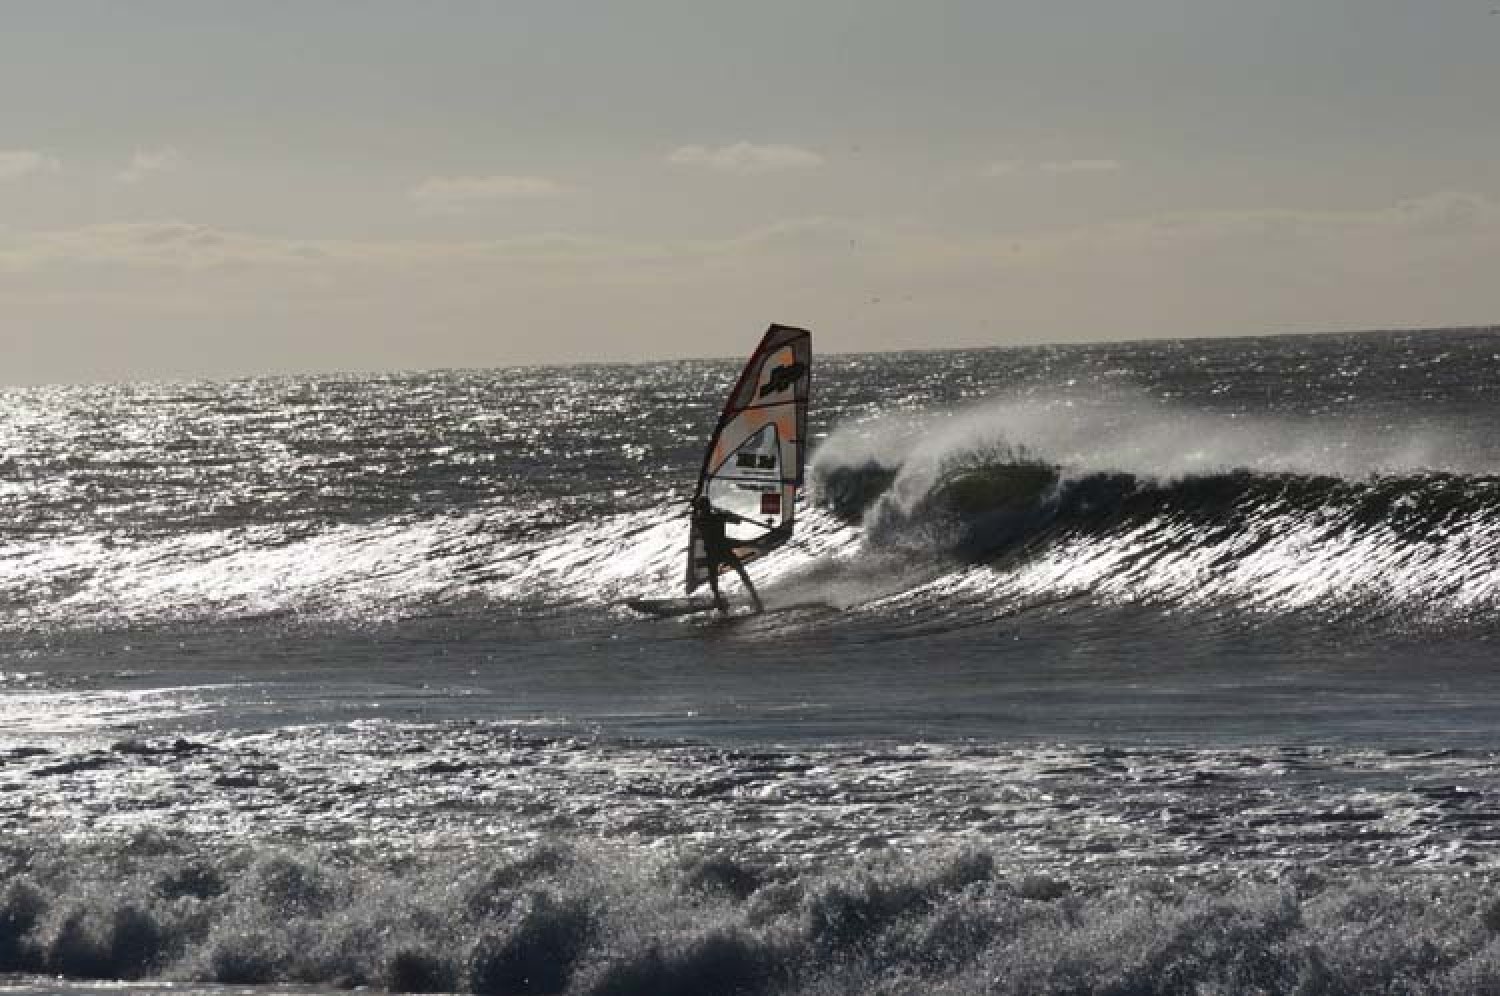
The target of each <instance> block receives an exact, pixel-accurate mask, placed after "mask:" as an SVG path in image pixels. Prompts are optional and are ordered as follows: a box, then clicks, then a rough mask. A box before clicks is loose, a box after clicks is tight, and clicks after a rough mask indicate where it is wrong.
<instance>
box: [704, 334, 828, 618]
mask: <svg viewBox="0 0 1500 996" xmlns="http://www.w3.org/2000/svg"><path fill="white" fill-rule="evenodd" d="M811 367H812V334H811V333H810V332H808V331H807V330H806V329H799V328H793V327H791V326H788V325H772V326H771V327H770V328H769V329H767V330H766V334H765V336H764V337H762V339H761V341H760V345H759V346H757V347H756V349H755V352H753V353H752V354H750V359H749V361H748V362H747V363H746V364H745V369H744V370H743V371H742V372H741V373H740V376H739V379H738V380H736V381H735V384H734V388H733V390H731V391H730V393H729V397H728V399H727V400H726V401H725V403H724V409H723V412H722V413H721V414H720V416H719V421H718V423H717V424H716V425H715V427H714V431H713V435H712V436H710V437H709V441H708V448H707V450H706V452H705V453H704V456H703V468H702V470H701V471H700V473H699V475H698V485H697V487H696V489H694V491H693V497H694V498H695V499H696V498H698V497H699V496H707V498H708V500H709V503H710V504H711V505H713V506H714V507H715V508H718V509H721V510H723V511H726V512H732V513H733V514H735V515H737V516H739V517H741V518H742V519H744V520H746V521H744V522H739V523H735V524H733V525H731V526H730V527H728V528H727V529H726V535H727V536H728V538H729V539H730V540H731V542H732V543H733V544H734V552H735V555H736V556H737V557H738V558H739V559H740V561H741V562H742V563H743V562H746V561H749V560H753V559H755V558H756V557H759V556H763V555H764V554H766V553H768V552H770V551H771V550H773V549H775V548H776V547H777V546H780V545H781V544H782V543H784V542H786V541H787V540H788V539H789V538H790V537H791V534H792V525H793V522H794V520H795V518H796V509H797V492H798V490H799V489H800V488H801V487H802V486H803V482H804V476H805V471H806V465H807V453H806V445H805V442H804V440H805V439H806V436H807V400H808V393H809V389H810V386H811V379H812V378H811ZM720 569H722V565H721V566H720ZM708 571H709V565H708V563H707V559H706V557H705V556H704V549H703V543H702V541H701V539H700V538H699V536H698V534H697V530H696V529H694V530H693V533H692V536H691V537H690V539H689V543H688V565H687V590H688V591H689V592H692V591H693V590H694V589H695V588H697V587H698V586H699V585H700V584H703V583H704V582H706V581H707V580H708Z"/></svg>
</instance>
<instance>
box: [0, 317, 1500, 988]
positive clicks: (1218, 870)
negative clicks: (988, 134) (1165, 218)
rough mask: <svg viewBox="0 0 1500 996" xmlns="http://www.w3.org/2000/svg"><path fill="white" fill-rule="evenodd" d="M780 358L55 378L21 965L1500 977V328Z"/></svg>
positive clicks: (41, 970)
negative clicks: (733, 533) (721, 492)
mask: <svg viewBox="0 0 1500 996" xmlns="http://www.w3.org/2000/svg"><path fill="white" fill-rule="evenodd" d="M751 345H753V343H751V342H749V341H747V347H746V348H747V351H748V349H749V347H750V346H751ZM816 345H817V344H816V339H815V341H814V347H815V349H816ZM740 362H741V361H740V360H734V359H726V360H722V361H717V360H716V361H709V360H693V361H680V362H664V363H655V364H640V365H584V366H567V367H538V368H517V369H505V370H464V371H438V372H425V373H392V374H384V375H345V376H338V375H328V376H302V377H275V378H259V379H246V380H238V381H230V382H179V383H136V384H116V385H98V386H64V387H45V388H27V389H0V992H15V993H37V992H55V991H64V992H72V993H95V992H112V993H113V992H120V991H122V990H123V991H130V992H149V993H168V992H171V993H222V992H236V993H238V992H250V993H273V992H298V993H309V992H310V993H324V992H336V991H341V990H344V989H348V988H352V987H360V986H365V987H371V988H375V989H389V990H395V991H410V992H418V991H420V992H436V991H461V992H488V993H578V994H590V996H634V994H642V996H645V994H667V996H670V994H718V993H725V994H728V993H737V994H783V993H786V994H790V993H798V994H802V993H806V994H825V996H832V994H842V993H861V994H864V993H872V994H882V993H883V994H897V993H924V994H926V993H932V994H967V993H981V992H983V993H1015V994H1032V993H1070V994H1081V993H1111V994H1119V996H1124V994H1145V993H1164V994H1165V993H1192V994H1209V993H1223V994H1229V993H1250V992H1260V993H1281V992H1299V993H1306V994H1314V993H1371V992H1393V993H1394V992H1401V993H1408V992H1434V993H1455V994H1458V993H1476V992H1487V991H1488V992H1493V991H1500V852H1497V848H1496V844H1497V841H1500V767H1497V763H1496V762H1497V758H1500V753H1497V752H1500V680H1497V678H1500V659H1497V647H1500V617H1497V608H1500V329H1488V330H1484V329H1479V330H1476V329H1463V330H1438V331H1422V332H1388V333H1362V334H1339V335H1322V336H1280V337H1265V338H1248V339H1205V340H1174V341H1153V342H1135V343H1110V344H1096V345H1067V346H1038V347H1027V348H1014V349H994V350H972V351H942V352H909V353H887V354H868V355H837V356H823V355H816V354H815V359H814V366H813V387H812V392H813V394H812V408H811V423H812V424H811V430H812V437H813V441H814V442H813V451H812V459H811V464H810V468H809V475H808V476H809V489H808V494H807V496H806V498H805V500H804V502H803V505H802V507H801V508H800V510H799V514H798V525H797V532H796V535H795V538H794V539H793V541H792V542H791V543H789V544H788V545H786V546H784V547H782V548H781V549H779V550H778V551H776V552H775V553H773V554H772V555H770V556H769V557H767V558H765V559H763V560H760V561H757V562H755V563H754V564H753V565H752V566H751V573H752V575H753V576H754V578H755V581H756V584H757V587H758V588H759V591H760V594H761V596H762V598H763V599H764V600H765V602H766V604H767V608H768V610H769V611H767V612H766V613H765V614H764V615H759V616H756V615H750V614H748V613H747V612H745V611H744V606H743V603H741V605H740V607H739V609H738V610H737V611H736V612H735V613H734V614H733V615H732V616H731V617H729V618H724V619H721V618H717V617H714V616H711V615H705V616H692V617H683V618H676V619H665V620H663V619H650V618H644V617H641V616H638V615H636V614H634V613H633V612H632V611H631V610H629V609H628V608H626V607H625V606H624V604H623V603H624V602H625V600H627V599H630V598H632V597H639V596H671V595H677V594H680V593H681V587H682V575H683V571H684V567H685V562H684V557H685V554H684V544H685V542H686V535H687V523H686V519H685V518H684V513H685V511H686V506H685V499H687V498H688V497H689V496H690V494H691V491H692V488H693V484H694V481H695V478H696V474H697V471H698V467H699V465H700V463H701V461H702V447H703V444H704V439H705V436H706V434H707V432H708V430H709V429H710V428H711V427H712V424H713V422H714V419H715V418H716V416H717V414H718V409H719V406H720V405H721V404H722V402H723V398H724V396H725V394H726V393H727V392H728V390H729V388H730V386H731V384H732V383H733V380H734V378H735V376H736V375H737V374H738V372H739V364H740ZM727 590H728V591H730V593H731V594H738V591H737V588H736V586H735V584H734V583H733V582H731V583H729V584H728V585H727Z"/></svg>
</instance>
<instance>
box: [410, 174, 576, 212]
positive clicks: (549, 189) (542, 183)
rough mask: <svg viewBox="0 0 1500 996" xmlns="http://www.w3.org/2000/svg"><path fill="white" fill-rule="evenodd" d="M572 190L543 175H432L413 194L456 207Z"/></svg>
mask: <svg viewBox="0 0 1500 996" xmlns="http://www.w3.org/2000/svg"><path fill="white" fill-rule="evenodd" d="M570 192H571V190H570V188H568V187H566V186H564V185H562V184H560V183H558V182H557V181H556V180H549V179H547V178H546V177H544V176H503V175H495V176H429V177H428V178H427V179H425V180H423V181H422V182H421V183H419V184H417V185H416V186H415V187H413V188H412V191H411V197H412V199H413V200H415V201H416V202H417V203H418V204H421V205H423V206H424V207H429V208H436V209H438V210H445V211H453V210H457V209H459V208H462V207H465V206H467V205H471V204H478V203H483V202H485V201H506V200H511V201H513V200H537V199H539V198H544V197H557V196H560V195H562V194H567V193H570Z"/></svg>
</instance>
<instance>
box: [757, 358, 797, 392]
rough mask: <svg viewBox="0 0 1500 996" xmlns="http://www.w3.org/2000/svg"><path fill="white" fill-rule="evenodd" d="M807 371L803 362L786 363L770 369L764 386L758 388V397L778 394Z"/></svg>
mask: <svg viewBox="0 0 1500 996" xmlns="http://www.w3.org/2000/svg"><path fill="white" fill-rule="evenodd" d="M805 373H807V364H805V363H787V364H784V365H782V366H779V367H777V368H776V369H774V370H772V371H771V376H770V377H769V378H768V379H767V380H766V383H765V386H764V387H762V388H761V389H760V394H759V395H758V396H759V397H762V398H764V397H767V396H769V395H772V394H780V393H781V392H782V391H785V390H786V389H787V388H789V387H791V386H792V385H794V384H796V383H797V380H798V378H800V377H801V376H802V375H803V374H805Z"/></svg>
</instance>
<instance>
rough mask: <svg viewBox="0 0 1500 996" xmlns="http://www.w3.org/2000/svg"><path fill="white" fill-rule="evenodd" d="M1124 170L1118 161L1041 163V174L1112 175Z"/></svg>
mask: <svg viewBox="0 0 1500 996" xmlns="http://www.w3.org/2000/svg"><path fill="white" fill-rule="evenodd" d="M1124 168H1125V164H1124V163H1122V162H1120V160H1118V159H1066V160H1063V161H1061V162H1046V163H1042V165H1041V167H1040V169H1041V171H1042V172H1043V173H1114V172H1117V171H1118V170H1122V169H1124Z"/></svg>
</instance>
